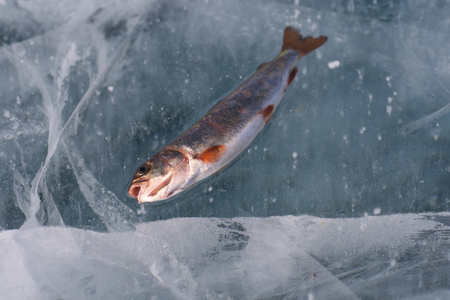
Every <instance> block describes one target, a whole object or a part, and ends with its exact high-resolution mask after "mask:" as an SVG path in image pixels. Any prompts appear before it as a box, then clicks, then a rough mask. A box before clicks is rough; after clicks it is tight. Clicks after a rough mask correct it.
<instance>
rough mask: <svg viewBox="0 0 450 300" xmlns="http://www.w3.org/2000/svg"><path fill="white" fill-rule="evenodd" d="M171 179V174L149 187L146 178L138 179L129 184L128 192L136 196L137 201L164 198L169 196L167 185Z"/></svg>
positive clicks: (153, 200) (152, 200)
mask: <svg viewBox="0 0 450 300" xmlns="http://www.w3.org/2000/svg"><path fill="white" fill-rule="evenodd" d="M171 181H172V174H170V175H169V176H167V177H166V178H165V179H163V180H162V181H161V182H159V183H158V184H155V185H153V187H150V184H149V180H148V179H143V180H138V181H136V182H133V183H132V184H131V185H130V187H129V188H128V194H129V195H130V196H131V197H133V198H136V199H137V200H138V202H139V203H144V202H155V201H160V200H164V199H166V198H167V197H169V196H170V194H168V187H169V184H170V182H171Z"/></svg>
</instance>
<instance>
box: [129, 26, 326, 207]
mask: <svg viewBox="0 0 450 300" xmlns="http://www.w3.org/2000/svg"><path fill="white" fill-rule="evenodd" d="M327 39H328V38H327V37H326V36H319V37H317V38H314V37H311V36H307V37H303V36H302V34H301V33H300V31H299V30H298V29H296V28H294V27H291V26H288V27H286V28H285V30H284V35H283V44H282V47H281V52H280V54H279V55H277V56H276V57H275V58H274V59H272V60H271V61H269V62H265V63H263V64H261V65H260V66H259V67H258V68H257V69H256V71H255V72H254V73H253V74H251V75H250V76H249V77H247V78H246V79H245V80H244V82H242V83H241V84H240V85H239V86H238V87H237V88H236V89H235V90H234V91H233V92H231V93H230V94H229V95H228V96H227V97H225V98H224V99H222V100H220V101H219V102H217V103H216V104H215V105H214V106H213V107H212V108H211V109H209V110H208V111H207V113H206V114H205V115H204V116H203V117H202V118H201V119H200V120H199V121H198V122H196V123H195V124H194V125H192V126H191V127H190V128H189V129H187V130H186V131H184V132H183V133H181V134H180V135H179V136H178V137H177V138H175V139H174V140H173V141H172V142H170V143H169V144H168V145H167V146H165V147H164V148H162V149H161V150H160V151H159V152H158V153H156V154H155V155H154V156H152V157H151V158H150V159H148V160H147V161H146V162H145V163H143V164H142V165H140V166H139V167H138V168H137V170H136V172H135V173H134V175H133V178H132V181H131V184H130V186H129V188H128V194H129V195H130V196H131V197H133V198H136V199H137V200H138V202H139V203H145V202H156V201H162V200H167V199H169V198H171V197H173V196H175V195H177V194H179V193H181V192H182V191H184V190H187V189H189V188H190V187H192V186H194V185H195V184H196V183H198V182H200V181H202V180H204V179H205V178H208V177H210V176H212V175H214V174H216V173H218V172H219V171H221V170H222V169H223V168H225V167H226V166H227V165H228V164H230V162H232V161H233V160H234V159H235V158H236V157H237V156H238V155H239V154H240V153H241V152H242V151H243V150H245V149H246V148H247V146H248V145H249V144H250V143H251V142H252V141H253V139H254V138H255V137H256V136H257V135H258V133H259V132H260V131H261V130H262V129H263V128H264V126H265V125H266V124H267V123H268V122H269V120H270V119H271V117H272V115H273V114H274V112H275V110H276V108H277V106H278V104H279V103H280V101H281V99H282V98H283V96H284V94H285V93H286V89H287V87H288V86H289V85H290V84H291V83H292V81H293V80H294V78H295V76H296V75H297V71H298V69H297V67H296V64H297V61H298V60H299V59H300V58H301V57H303V56H305V55H306V54H308V53H310V52H311V51H314V50H315V49H317V48H319V47H320V46H322V45H323V44H324V43H325V42H326V41H327Z"/></svg>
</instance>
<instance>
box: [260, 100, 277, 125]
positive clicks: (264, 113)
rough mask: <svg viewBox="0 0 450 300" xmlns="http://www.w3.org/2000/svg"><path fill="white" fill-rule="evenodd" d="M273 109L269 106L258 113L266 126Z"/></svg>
mask: <svg viewBox="0 0 450 300" xmlns="http://www.w3.org/2000/svg"><path fill="white" fill-rule="evenodd" d="M274 109H275V106H274V105H273V104H270V105H268V106H267V107H266V108H264V109H263V110H262V111H261V112H260V114H261V115H262V117H263V118H264V120H265V122H266V124H267V122H269V120H270V118H271V117H272V114H273V111H274Z"/></svg>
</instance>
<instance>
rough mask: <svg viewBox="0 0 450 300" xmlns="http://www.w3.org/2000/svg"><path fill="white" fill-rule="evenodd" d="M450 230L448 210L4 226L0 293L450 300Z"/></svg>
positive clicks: (24, 295)
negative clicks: (118, 227)
mask: <svg viewBox="0 0 450 300" xmlns="http://www.w3.org/2000/svg"><path fill="white" fill-rule="evenodd" d="M449 233H450V214H449V213H441V214H421V215H414V214H406V215H390V216H380V217H371V216H368V217H362V218H353V219H324V218H317V217H311V216H299V217H294V216H285V217H272V218H233V219H218V218H184V219H172V220H165V221H156V222H152V223H147V224H141V225H138V226H137V228H136V229H135V230H133V231H130V232H120V233H98V232H93V231H85V230H80V229H71V228H62V227H59V228H58V227H50V228H49V227H39V228H34V229H22V230H10V231H4V232H2V233H0V245H1V247H0V249H1V250H0V257H1V259H0V263H1V266H2V268H1V269H0V276H1V278H2V284H1V285H0V295H1V296H0V297H1V298H2V299H37V298H39V299H230V298H231V299H274V298H275V299H311V298H312V299H358V298H359V297H362V298H373V299H382V298H397V299H402V298H405V299H408V298H410V297H411V295H414V294H415V295H418V296H420V297H421V298H424V299H448V297H449V296H450V290H449V289H448V286H449V284H450V280H449V277H448V270H449V268H450V252H449V248H448V244H449V242H450V235H449ZM430 291H433V293H430ZM418 292H419V293H418ZM427 295H428V296H427Z"/></svg>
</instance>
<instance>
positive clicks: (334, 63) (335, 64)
mask: <svg viewBox="0 0 450 300" xmlns="http://www.w3.org/2000/svg"><path fill="white" fill-rule="evenodd" d="M340 65H341V62H340V61H338V60H335V61H330V62H329V63H328V68H330V69H336V68H339V66H340Z"/></svg>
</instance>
